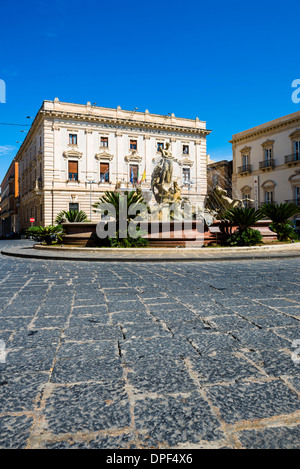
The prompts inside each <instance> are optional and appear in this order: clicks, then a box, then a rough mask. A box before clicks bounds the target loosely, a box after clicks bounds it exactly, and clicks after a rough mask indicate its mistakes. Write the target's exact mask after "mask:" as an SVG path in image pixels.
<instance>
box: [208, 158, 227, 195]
mask: <svg viewBox="0 0 300 469" xmlns="http://www.w3.org/2000/svg"><path fill="white" fill-rule="evenodd" d="M216 186H219V187H222V189H224V190H226V192H227V195H228V196H229V197H231V196H232V161H227V160H222V161H214V162H210V163H209V164H208V165H207V193H208V195H209V194H210V193H212V192H213V190H214V188H215V187H216Z"/></svg>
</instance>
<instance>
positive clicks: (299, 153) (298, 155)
mask: <svg viewBox="0 0 300 469" xmlns="http://www.w3.org/2000/svg"><path fill="white" fill-rule="evenodd" d="M294 150H295V160H300V140H297V141H296V142H294Z"/></svg>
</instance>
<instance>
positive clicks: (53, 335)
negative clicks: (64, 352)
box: [10, 329, 61, 348]
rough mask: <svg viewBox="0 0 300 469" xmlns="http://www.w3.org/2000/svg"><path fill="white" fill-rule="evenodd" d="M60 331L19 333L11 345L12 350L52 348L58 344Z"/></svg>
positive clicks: (38, 330) (33, 330)
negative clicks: (20, 348)
mask: <svg viewBox="0 0 300 469" xmlns="http://www.w3.org/2000/svg"><path fill="white" fill-rule="evenodd" d="M60 335H61V330H60V329H48V330H47V329H31V330H26V331H20V332H17V333H16V335H15V336H14V338H13V339H12V341H11V343H10V348H19V347H26V348H32V347H52V346H55V345H57V344H58V342H59V339H60Z"/></svg>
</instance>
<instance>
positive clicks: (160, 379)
mask: <svg viewBox="0 0 300 469" xmlns="http://www.w3.org/2000/svg"><path fill="white" fill-rule="evenodd" d="M127 378H128V381H129V383H130V384H131V385H132V386H133V387H134V388H135V391H136V392H137V393H141V392H142V393H143V392H155V393H178V392H189V391H193V390H195V388H196V385H195V383H194V381H193V380H192V378H191V377H190V375H189V373H188V370H187V368H186V366H185V365H184V363H183V361H182V360H181V359H177V358H171V357H162V356H156V357H155V360H151V361H149V360H148V358H140V359H137V360H136V361H135V362H131V363H130V367H129V369H128V375H127Z"/></svg>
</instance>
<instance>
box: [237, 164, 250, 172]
mask: <svg viewBox="0 0 300 469" xmlns="http://www.w3.org/2000/svg"><path fill="white" fill-rule="evenodd" d="M251 171H252V166H251V165H249V164H247V165H244V166H239V167H238V174H247V173H251Z"/></svg>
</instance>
